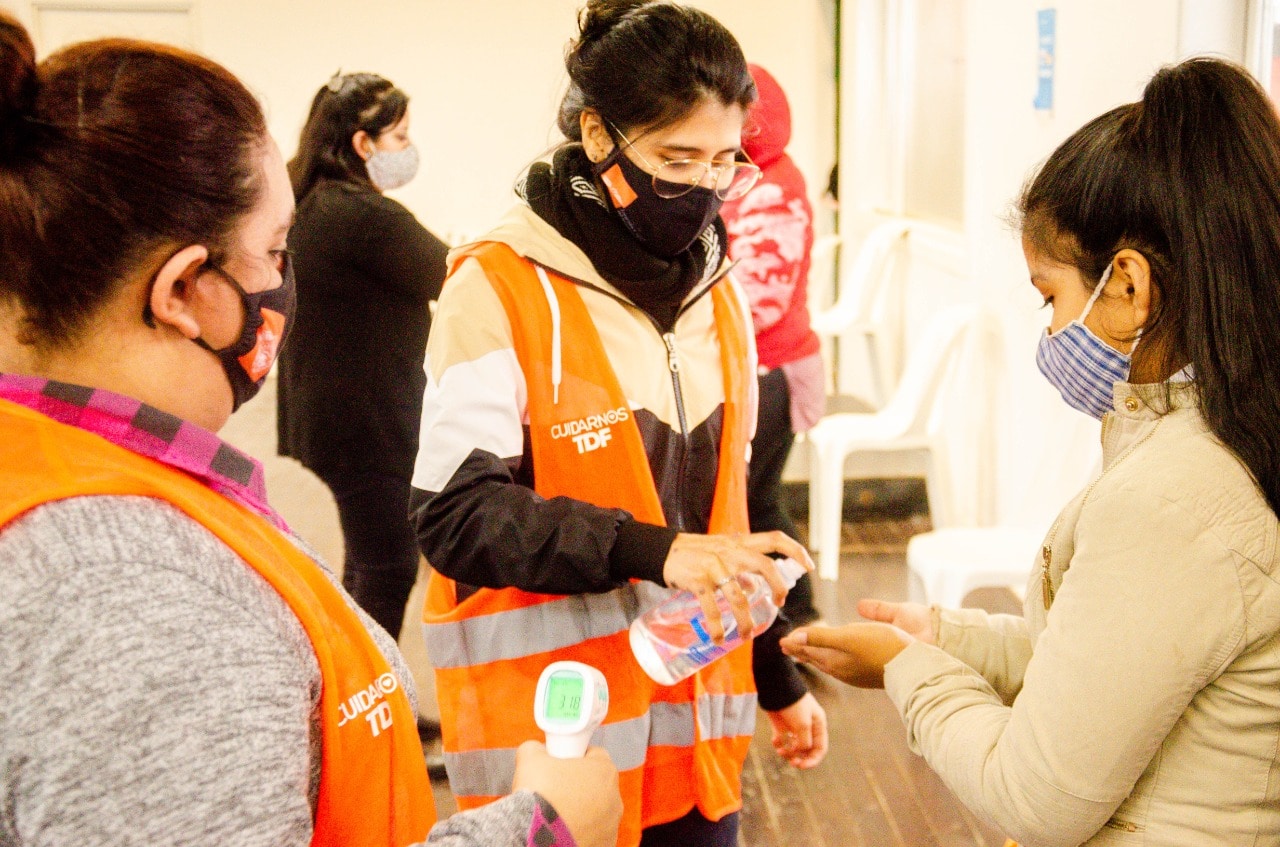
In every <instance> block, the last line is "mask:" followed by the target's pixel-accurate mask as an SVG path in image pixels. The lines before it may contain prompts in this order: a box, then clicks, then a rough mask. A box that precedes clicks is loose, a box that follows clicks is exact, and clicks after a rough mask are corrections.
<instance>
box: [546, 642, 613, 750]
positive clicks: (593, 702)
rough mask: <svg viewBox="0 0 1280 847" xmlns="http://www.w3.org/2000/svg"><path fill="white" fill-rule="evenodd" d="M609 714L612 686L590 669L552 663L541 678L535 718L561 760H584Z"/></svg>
mask: <svg viewBox="0 0 1280 847" xmlns="http://www.w3.org/2000/svg"><path fill="white" fill-rule="evenodd" d="M608 711H609V684H608V683H607V682H605V679H604V674H602V673H600V671H599V670H597V669H596V668H593V667H591V666H590V665H584V664H582V663H581V662H552V663H551V664H549V665H547V667H546V669H544V670H543V671H542V676H540V677H538V690H537V693H536V694H535V695H534V700H533V716H534V720H536V721H537V723H538V727H539V728H540V729H541V730H542V731H543V732H545V733H546V734H547V752H548V753H550V754H551V755H552V756H554V757H556V758H557V759H579V758H582V756H583V754H584V753H586V752H587V746H588V745H589V744H590V743H591V736H592V734H594V733H595V731H596V727H598V726H600V722H601V721H603V720H604V716H605V713H606V712H608Z"/></svg>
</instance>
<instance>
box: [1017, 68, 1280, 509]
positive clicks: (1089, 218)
mask: <svg viewBox="0 0 1280 847" xmlns="http://www.w3.org/2000/svg"><path fill="white" fill-rule="evenodd" d="M1018 206H1019V214H1020V217H1021V219H1022V225H1023V234H1024V237H1025V238H1026V239H1027V240H1028V241H1030V242H1031V244H1032V245H1033V246H1034V247H1035V248H1036V249H1037V250H1038V251H1040V252H1042V253H1043V254H1045V255H1046V256H1049V257H1051V258H1054V259H1056V260H1057V261H1060V262H1062V263H1064V264H1068V265H1071V266H1073V267H1075V268H1077V269H1078V270H1079V272H1080V273H1081V275H1082V276H1083V277H1084V278H1085V279H1087V280H1090V281H1091V282H1090V284H1091V285H1096V284H1097V280H1098V279H1099V278H1100V277H1101V275H1102V273H1103V271H1104V270H1105V269H1106V267H1107V265H1108V264H1109V263H1110V262H1111V260H1112V257H1114V256H1115V254H1116V253H1117V252H1118V251H1119V250H1122V249H1124V248H1126V247H1127V248H1132V249H1134V250H1137V251H1138V252H1140V253H1142V255H1143V256H1145V257H1146V258H1147V260H1148V262H1149V263H1150V265H1151V277H1152V284H1153V286H1154V287H1155V289H1156V295H1157V296H1156V297H1154V298H1153V306H1154V308H1153V310H1152V312H1151V314H1150V315H1149V316H1148V318H1147V321H1146V326H1145V327H1144V328H1143V331H1142V338H1141V341H1140V342H1139V344H1138V346H1137V348H1136V350H1135V351H1134V358H1135V360H1137V361H1141V362H1143V363H1144V364H1148V363H1150V364H1151V365H1152V366H1153V370H1154V371H1156V372H1159V373H1161V374H1169V373H1171V372H1172V371H1173V370H1175V369H1177V368H1180V367H1182V366H1183V365H1186V364H1190V366H1191V368H1192V371H1193V376H1194V379H1195V385H1196V389H1197V394H1198V398H1199V400H1198V402H1199V405H1200V411H1201V413H1202V414H1203V416H1204V418H1205V421H1206V422H1207V423H1208V425H1209V428H1210V429H1211V430H1212V431H1213V433H1214V434H1215V435H1217V436H1218V438H1220V439H1221V440H1222V442H1223V443H1224V444H1226V445H1227V446H1228V447H1229V448H1231V450H1233V451H1234V452H1235V453H1236V455H1237V456H1239V457H1240V459H1241V460H1242V461H1243V462H1244V464H1245V465H1246V466H1247V467H1248V468H1249V470H1250V471H1251V472H1252V473H1253V476H1254V478H1255V479H1256V480H1257V482H1258V484H1259V486H1261V488H1262V490H1263V491H1264V492H1265V494H1266V497H1267V502H1268V503H1270V505H1271V508H1272V510H1274V511H1275V512H1276V513H1277V514H1280V121H1278V120H1277V117H1276V110H1275V107H1274V106H1273V105H1272V103H1271V100H1270V99H1269V98H1268V97H1267V94H1266V92H1265V91H1263V90H1262V87H1261V86H1259V85H1258V83H1257V82H1256V81H1254V79H1253V77H1252V76H1250V75H1249V74H1248V73H1247V72H1246V71H1245V70H1244V69H1242V68H1240V67H1237V66H1235V65H1233V64H1230V63H1227V62H1223V61H1220V60H1217V59H1203V58H1202V59H1192V60H1189V61H1186V62H1183V63H1181V64H1178V65H1174V66H1172V67H1167V68H1164V69H1162V70H1160V71H1159V72H1158V73H1157V74H1156V75H1155V76H1154V77H1153V78H1152V79H1151V81H1150V82H1149V83H1148V84H1147V87H1146V89H1145V90H1144V91H1143V94H1142V99H1141V100H1140V101H1138V102H1137V103H1130V104H1128V105H1125V106H1120V107H1118V108H1116V109H1113V110H1111V111H1109V112H1107V113H1106V114H1104V115H1102V116H1100V117H1097V118H1095V119H1093V120H1092V121H1090V122H1089V123H1087V124H1085V126H1083V127H1082V128H1081V129H1079V130H1077V131H1076V133H1075V134H1074V135H1072V136H1071V137H1070V138H1069V139H1067V140H1066V141H1065V142H1064V143H1063V144H1062V146H1061V147H1059V148H1058V149H1057V150H1055V151H1054V153H1053V154H1052V155H1051V156H1050V157H1049V159H1048V160H1047V161H1046V162H1045V164H1044V166H1043V167H1042V168H1041V169H1040V171H1039V173H1038V174H1036V176H1035V177H1034V178H1033V180H1032V181H1031V182H1030V184H1029V185H1028V186H1027V187H1026V189H1025V190H1024V191H1023V194H1022V197H1021V200H1020V202H1019V204H1018Z"/></svg>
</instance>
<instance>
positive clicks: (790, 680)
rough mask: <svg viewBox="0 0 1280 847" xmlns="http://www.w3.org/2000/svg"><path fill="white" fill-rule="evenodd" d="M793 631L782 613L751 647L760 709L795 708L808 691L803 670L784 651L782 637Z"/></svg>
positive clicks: (769, 710) (772, 710)
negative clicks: (793, 706)
mask: <svg viewBox="0 0 1280 847" xmlns="http://www.w3.org/2000/svg"><path fill="white" fill-rule="evenodd" d="M790 631H791V622H790V621H788V620H787V619H786V618H785V617H784V616H783V615H781V614H779V615H778V617H777V618H776V619H775V620H774V622H773V625H772V626H770V627H769V628H768V629H766V630H765V631H764V632H762V633H760V634H759V635H757V636H756V639H755V641H754V642H753V643H752V647H751V671H752V674H753V675H754V676H755V680H756V691H757V693H758V696H759V698H760V708H762V709H764V710H765V711H766V712H776V711H778V710H779V709H785V708H786V707H787V706H790V705H792V704H793V703H795V702H796V701H797V700H799V699H800V698H801V697H803V696H804V695H805V694H806V693H808V691H809V687H808V686H807V685H805V684H804V678H803V677H801V676H800V670H799V669H798V668H797V667H796V663H795V662H794V661H792V659H791V657H790V656H787V655H786V654H784V653H783V652H782V645H781V644H779V643H778V642H780V641H781V640H782V637H783V636H784V635H786V634H787V633H788V632H790Z"/></svg>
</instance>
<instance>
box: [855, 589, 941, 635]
mask: <svg viewBox="0 0 1280 847" xmlns="http://www.w3.org/2000/svg"><path fill="white" fill-rule="evenodd" d="M858 614H860V615H862V616H863V617H864V618H866V619H867V620H869V621H880V622H881V623H888V624H893V625H894V626H896V627H897V628H898V629H900V630H902V631H903V632H905V633H906V634H907V635H910V636H911V637H912V638H914V639H915V640H916V641H923V642H924V643H925V644H937V643H938V633H936V632H934V626H933V609H931V608H929V607H928V606H925V605H923V604H921V603H890V602H888V601H886V600H872V599H869V598H863V599H862V600H859V601H858Z"/></svg>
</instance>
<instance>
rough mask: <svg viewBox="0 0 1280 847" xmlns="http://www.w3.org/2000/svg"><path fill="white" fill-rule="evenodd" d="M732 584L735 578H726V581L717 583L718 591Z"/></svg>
mask: <svg viewBox="0 0 1280 847" xmlns="http://www.w3.org/2000/svg"><path fill="white" fill-rule="evenodd" d="M731 582H733V577H731V576H726V577H725V578H724V579H722V580H720V581H719V582H717V583H716V589H717V590H718V589H721V588H724V587H725V586H726V585H728V584H729V583H731Z"/></svg>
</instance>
